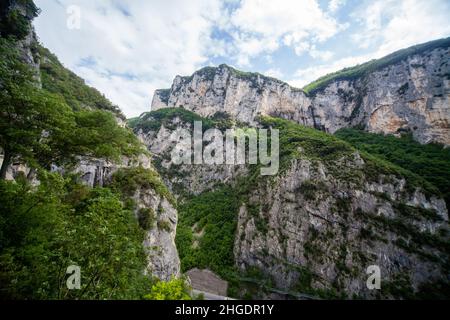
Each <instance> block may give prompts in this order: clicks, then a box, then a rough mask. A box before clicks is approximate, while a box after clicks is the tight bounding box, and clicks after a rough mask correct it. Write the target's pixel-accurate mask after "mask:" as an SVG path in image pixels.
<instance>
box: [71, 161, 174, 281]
mask: <svg viewBox="0 0 450 320" xmlns="http://www.w3.org/2000/svg"><path fill="white" fill-rule="evenodd" d="M137 166H141V167H143V168H145V169H148V170H155V169H154V168H153V166H152V164H151V160H150V158H149V157H148V156H145V155H141V156H140V157H139V159H137V160H131V159H128V158H126V157H123V159H122V163H121V164H115V163H111V162H108V161H106V160H104V159H96V160H81V161H80V163H79V165H78V166H77V167H76V168H75V169H74V171H75V172H77V173H79V174H80V175H81V179H82V180H83V181H84V183H85V184H86V185H89V186H91V187H95V186H100V187H102V186H107V185H108V184H109V183H110V182H111V178H112V176H113V174H114V173H115V172H116V171H117V170H119V169H124V168H125V169H127V168H128V169H129V168H134V167H137ZM132 198H133V200H134V202H135V210H134V214H135V217H136V219H139V215H140V213H141V212H142V210H144V211H149V212H151V213H152V214H153V215H154V219H155V222H154V223H153V224H151V225H149V226H146V227H145V238H144V242H143V246H144V249H145V252H146V253H147V268H146V270H145V273H146V274H151V275H153V276H156V277H158V278H159V279H161V280H165V281H168V280H170V279H172V278H173V277H178V276H179V275H180V259H179V257H178V251H177V248H176V245H175V236H176V230H177V222H178V213H177V209H176V208H175V207H174V205H173V204H171V203H170V201H169V200H168V199H167V198H166V197H164V196H163V195H161V194H158V193H157V192H156V191H155V190H154V189H153V188H151V187H142V186H140V187H138V189H137V190H136V191H135V193H134V195H133V197H132ZM162 225H163V226H164V227H161V226H162Z"/></svg>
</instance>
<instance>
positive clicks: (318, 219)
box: [134, 109, 450, 298]
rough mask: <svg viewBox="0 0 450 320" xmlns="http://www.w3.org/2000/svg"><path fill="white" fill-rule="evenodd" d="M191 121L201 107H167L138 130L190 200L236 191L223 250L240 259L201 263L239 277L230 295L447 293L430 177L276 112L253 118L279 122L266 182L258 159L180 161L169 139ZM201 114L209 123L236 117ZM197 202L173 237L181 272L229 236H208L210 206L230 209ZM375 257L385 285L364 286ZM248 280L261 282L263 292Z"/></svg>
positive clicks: (441, 228) (444, 228)
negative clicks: (275, 165)
mask: <svg viewBox="0 0 450 320" xmlns="http://www.w3.org/2000/svg"><path fill="white" fill-rule="evenodd" d="M194 119H195V120H199V118H198V115H196V114H191V113H190V112H189V111H187V110H184V109H161V110H158V111H154V112H150V113H148V114H145V115H143V116H142V117H141V118H140V119H139V121H137V122H136V123H135V124H134V125H135V127H134V130H135V132H136V133H137V134H138V135H139V136H140V138H141V139H142V141H143V142H144V143H145V144H146V145H147V146H148V148H149V150H151V151H152V153H153V154H154V155H155V164H156V167H157V168H158V170H159V172H160V173H161V175H162V177H163V179H164V180H165V181H167V184H168V186H169V187H170V188H171V189H172V191H173V192H174V193H175V194H176V195H177V196H178V197H180V201H181V203H183V204H184V207H187V208H189V205H190V203H193V202H192V201H194V202H195V201H196V203H197V202H198V200H196V199H197V196H200V197H202V198H201V199H208V198H214V197H217V195H218V193H215V194H214V196H211V197H208V196H206V197H205V195H207V194H209V193H210V192H213V191H214V190H218V189H220V188H221V186H222V185H223V184H226V185H228V186H230V188H231V190H234V193H231V194H230V193H229V192H228V193H226V194H228V196H229V197H231V198H229V200H228V201H230V202H231V203H235V204H236V205H237V208H238V209H236V210H235V211H233V212H231V216H234V217H235V218H234V219H235V222H234V223H235V225H234V227H233V228H234V230H235V231H234V237H233V239H234V244H233V245H232V247H233V248H228V249H227V248H222V250H225V251H226V250H231V251H233V252H232V253H230V255H231V256H232V257H233V263H232V265H230V266H228V265H225V263H224V264H223V265H222V266H221V267H217V266H215V263H214V261H213V260H209V262H207V263H206V266H208V267H210V268H211V269H213V270H214V271H215V272H217V273H219V274H221V275H222V276H223V277H224V278H226V279H227V280H229V281H236V278H237V279H240V280H238V284H237V285H236V283H234V285H233V286H234V288H235V289H234V290H235V291H233V292H232V294H233V295H234V296H241V297H242V296H247V297H248V296H249V295H250V294H251V296H252V297H253V298H258V297H259V298H270V297H271V298H283V297H290V298H292V297H294V298H295V297H299V296H303V295H304V294H309V295H312V296H314V297H328V298H330V297H331V298H337V297H340V298H352V297H360V298H377V297H382V298H411V297H430V296H431V297H442V296H446V293H445V290H447V289H446V288H448V278H447V277H448V272H449V254H450V250H449V249H450V248H449V246H448V211H447V208H446V204H445V201H444V200H442V198H441V196H440V194H439V192H438V191H437V190H436V189H434V188H433V187H432V186H430V185H429V184H427V183H426V182H425V181H422V180H421V179H420V178H418V177H417V176H415V175H414V174H412V173H410V172H407V171H405V170H401V169H400V168H398V167H396V166H393V165H390V164H386V163H383V162H381V161H380V160H378V159H376V158H373V157H371V156H370V155H367V154H361V153H360V152H358V151H357V150H355V149H353V148H351V147H350V146H349V145H347V144H346V143H344V142H342V141H340V140H339V139H336V138H334V137H332V136H330V135H328V134H325V133H321V132H320V131H317V130H314V129H308V128H306V127H302V126H300V125H296V124H294V123H292V122H290V121H287V120H281V119H278V120H277V119H276V118H267V119H266V118H263V119H262V120H260V122H259V123H258V125H259V126H265V127H276V128H279V129H280V138H281V142H280V143H281V145H280V149H281V168H280V173H279V174H278V175H277V176H275V177H273V178H262V177H261V176H259V175H258V174H257V171H255V170H258V168H257V167H256V168H255V166H235V167H234V166H226V165H220V166H207V165H181V166H174V165H173V164H171V162H170V157H171V151H172V150H173V148H174V145H175V144H176V143H178V142H179V141H176V140H175V141H171V139H170V136H171V134H172V133H173V132H177V131H179V130H182V129H187V130H191V129H192V121H193V120H194ZM264 119H265V120H264ZM203 121H204V123H207V124H208V127H209V126H212V127H218V128H220V127H223V126H226V125H233V122H231V123H229V122H228V123H227V124H223V123H222V122H221V121H215V122H214V121H213V122H212V123H211V121H212V120H211V119H206V118H205V119H203ZM261 121H262V122H261ZM234 125H236V123H234ZM255 172H256V173H255ZM198 199H200V198H198ZM216 201H217V203H220V202H223V199H220V198H216ZM225 202H226V201H225ZM201 206H202V207H200V209H201V208H203V209H201V210H204V211H203V212H204V214H205V216H202V213H200V214H199V213H198V212H197V210H199V209H195V208H197V207H195V206H194V207H192V209H188V210H185V209H182V211H181V212H182V213H181V216H180V219H181V223H182V227H181V228H182V234H183V240H181V239H178V241H177V244H178V245H179V250H181V249H180V248H181V247H180V246H182V247H183V248H182V250H181V251H180V252H181V257H180V258H181V260H182V268H183V269H184V271H187V270H186V268H187V267H186V266H188V268H190V267H202V268H203V267H205V261H204V260H196V259H198V258H196V257H197V256H198V255H200V254H201V252H202V251H203V250H207V249H208V248H206V247H204V246H205V245H206V243H207V242H206V241H207V239H209V241H211V240H210V239H211V238H213V239H215V240H212V241H213V242H214V241H215V242H220V241H223V237H227V236H229V235H228V234H227V235H217V234H214V233H211V232H212V231H208V230H209V229H208V228H209V227H208V224H207V223H206V225H205V220H206V221H209V219H210V218H209V217H208V215H209V213H210V212H211V211H212V212H214V215H217V216H220V215H222V214H223V212H219V211H216V210H217V206H216V204H215V203H208V202H202V204H201ZM208 208H210V209H208ZM192 210H193V211H192ZM224 210H225V211H227V210H234V209H232V208H231V207H226V208H225V209H224ZM193 212H195V214H193ZM217 219H218V220H219V221H220V217H219V218H217ZM231 223H233V222H231ZM199 226H201V227H199ZM179 228H180V227H179ZM179 232H180V229H179ZM186 234H187V236H186ZM214 237H216V238H214ZM186 239H187V240H186ZM186 241H187V242H188V243H187V244H186ZM203 241H205V242H203ZM182 242H183V243H182ZM203 243H205V244H203ZM186 245H187V246H189V247H190V248H189V249H188V250H187V251H186V248H184V247H185V246H186ZM186 252H188V253H186ZM196 264H198V265H196ZM370 265H378V266H379V267H380V269H381V272H382V290H380V291H378V290H375V291H371V290H368V289H367V287H366V279H367V274H366V268H367V267H368V266H370ZM215 268H216V269H215ZM226 268H235V270H236V271H235V273H236V275H235V276H230V275H229V274H228V273H225V272H223V270H224V269H226ZM255 274H256V275H257V276H255ZM248 283H253V286H254V285H255V284H257V289H255V288H254V287H251V286H249V284H248ZM261 283H264V285H262V284H261ZM233 286H232V287H233ZM236 287H237V288H236Z"/></svg>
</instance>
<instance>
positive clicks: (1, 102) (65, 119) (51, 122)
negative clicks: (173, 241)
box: [0, 39, 142, 179]
mask: <svg viewBox="0 0 450 320" xmlns="http://www.w3.org/2000/svg"><path fill="white" fill-rule="evenodd" d="M0 56H2V58H3V59H2V61H1V62H0V106H1V109H0V147H1V148H2V149H3V155H4V160H3V163H2V166H1V169H0V179H4V178H5V175H6V170H7V168H8V166H9V165H10V164H11V162H12V161H13V160H14V159H19V160H21V161H23V162H26V163H27V164H28V165H29V166H31V167H33V168H38V167H43V168H49V167H50V165H51V164H56V165H66V164H73V163H75V162H76V161H77V159H78V158H79V157H81V156H84V157H104V158H107V159H110V160H114V161H118V160H119V159H120V156H121V155H127V156H134V155H137V154H140V153H141V152H142V150H141V147H140V144H139V142H138V140H137V138H136V137H135V136H134V135H133V133H132V131H131V130H129V129H127V128H122V127H120V126H119V125H118V124H117V122H116V118H115V117H114V115H113V114H111V113H110V112H108V111H100V110H94V111H90V110H81V111H78V112H74V111H73V110H72V109H71V108H70V107H68V106H67V105H66V104H65V102H64V100H63V98H62V97H60V96H58V95H54V94H50V93H48V92H46V91H45V90H42V89H40V88H39V87H37V85H36V80H35V74H34V73H33V70H32V69H31V68H30V67H29V66H28V65H26V64H25V63H23V62H22V61H21V60H20V57H19V52H18V51H17V49H16V48H15V45H14V42H13V41H10V40H5V39H0Z"/></svg>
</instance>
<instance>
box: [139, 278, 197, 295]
mask: <svg viewBox="0 0 450 320" xmlns="http://www.w3.org/2000/svg"><path fill="white" fill-rule="evenodd" d="M190 292H191V288H190V287H189V285H188V284H187V283H186V281H185V280H184V279H172V280H170V281H157V282H156V283H155V284H154V285H153V286H152V288H151V290H150V293H149V294H147V295H145V296H144V299H146V300H192V298H191V296H190Z"/></svg>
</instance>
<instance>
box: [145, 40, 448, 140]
mask: <svg viewBox="0 0 450 320" xmlns="http://www.w3.org/2000/svg"><path fill="white" fill-rule="evenodd" d="M325 78H326V77H325ZM329 79H331V80H330V81H320V80H321V79H319V81H318V82H319V84H320V86H314V89H313V90H308V93H306V92H305V91H303V90H300V89H296V88H293V87H291V86H289V85H288V84H286V83H284V82H282V81H279V80H276V79H273V78H269V77H265V76H263V75H260V74H257V73H246V72H241V71H238V70H235V69H233V68H231V67H229V66H226V65H220V66H219V67H217V68H213V67H206V68H203V69H201V70H199V71H197V72H195V73H194V74H193V75H192V76H190V77H181V76H177V77H176V78H175V80H174V82H173V85H172V87H171V89H167V90H157V91H156V92H155V94H154V98H153V102H152V110H157V109H160V108H166V107H184V108H186V109H188V110H191V111H194V112H196V113H198V114H200V115H202V116H205V117H210V116H213V115H214V114H216V113H218V112H225V113H227V114H229V115H231V116H232V117H233V118H235V119H237V120H239V121H243V122H247V123H254V120H255V118H256V116H258V115H274V116H279V117H282V118H286V119H292V120H295V121H296V122H298V123H300V124H304V125H307V126H311V127H315V128H318V129H322V130H325V131H327V132H330V133H334V132H335V131H337V130H338V129H340V128H343V127H351V126H362V127H364V128H365V129H367V130H368V131H370V132H380V133H393V134H397V133H400V132H405V131H409V132H412V133H413V135H414V137H415V139H416V140H418V141H419V142H421V143H428V142H439V143H443V144H446V145H449V144H450V102H449V97H450V39H443V40H437V41H434V42H430V43H426V44H423V45H420V46H416V47H412V48H408V49H405V50H402V51H399V52H396V53H393V54H392V55H389V56H387V57H385V58H383V59H380V60H374V61H371V62H369V63H366V64H363V65H361V66H357V67H355V68H350V69H346V70H343V71H341V72H340V73H339V72H338V73H336V74H335V75H334V76H333V75H332V76H331V77H329Z"/></svg>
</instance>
